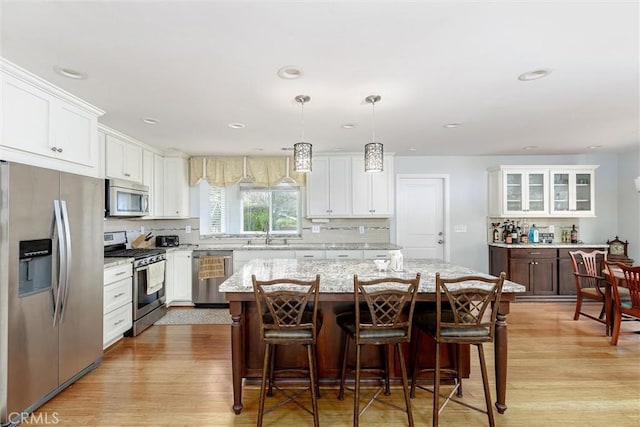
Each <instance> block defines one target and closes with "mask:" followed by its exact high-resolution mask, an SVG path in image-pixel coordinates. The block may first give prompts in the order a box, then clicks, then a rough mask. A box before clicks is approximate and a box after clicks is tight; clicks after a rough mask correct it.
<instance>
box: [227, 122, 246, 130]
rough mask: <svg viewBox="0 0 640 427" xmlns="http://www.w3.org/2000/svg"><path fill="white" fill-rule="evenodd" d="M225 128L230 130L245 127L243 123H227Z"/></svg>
mask: <svg viewBox="0 0 640 427" xmlns="http://www.w3.org/2000/svg"><path fill="white" fill-rule="evenodd" d="M227 126H229V127H230V128H231V129H244V128H245V127H246V126H245V124H244V123H229V124H228V125H227Z"/></svg>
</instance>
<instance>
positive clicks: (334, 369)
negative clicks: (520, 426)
mask: <svg viewBox="0 0 640 427" xmlns="http://www.w3.org/2000/svg"><path fill="white" fill-rule="evenodd" d="M243 304H244V313H245V319H244V324H243V327H244V339H245V341H244V343H243V347H244V348H243V352H242V354H243V357H244V363H243V366H244V372H242V376H243V377H244V378H245V379H247V380H248V381H251V382H256V383H257V382H259V381H260V378H261V376H262V363H263V357H264V345H263V343H262V341H261V339H260V324H259V318H258V311H257V308H256V304H255V302H253V301H244V302H243ZM352 307H353V304H351V303H346V302H341V301H321V302H320V305H319V306H318V310H319V312H318V315H319V316H320V313H321V316H322V328H321V329H320V333H319V334H318V354H317V357H318V377H319V381H320V384H323V385H336V384H338V383H339V382H340V373H341V369H342V357H343V354H344V353H343V351H344V348H343V347H344V333H343V332H342V330H341V329H340V327H339V326H338V324H337V323H336V316H337V315H338V314H340V313H343V312H346V311H349V310H351V309H352ZM417 333H420V332H419V331H418V330H417V329H416V328H414V330H413V334H414V337H415V336H416V335H415V334H417ZM413 342H415V339H414V340H413ZM352 344H353V343H351V344H350V345H349V356H348V359H347V360H348V362H347V363H348V364H352V363H353V362H354V361H355V346H354V345H352ZM442 347H443V349H442V350H441V351H442V353H441V356H442V360H443V362H442V363H443V367H447V366H453V359H452V357H453V355H454V353H453V351H451V350H450V349H449V348H448V347H447V346H442ZM403 353H404V356H405V363H406V366H407V369H410V368H411V367H412V366H413V348H412V347H411V345H410V344H405V345H404V347H403ZM433 353H434V343H433V340H431V339H429V338H428V337H423V339H422V343H421V349H420V351H419V354H420V367H419V369H428V368H433V365H434V362H435V358H434V354H433ZM469 355H470V350H469V346H462V349H461V353H460V358H461V360H462V363H461V369H462V375H463V376H464V377H468V376H469V372H470V356H469ZM397 358H398V354H397V352H395V351H393V347H392V346H390V347H389V360H390V361H389V368H390V370H389V372H390V375H391V377H392V379H393V381H400V379H401V372H400V363H399V360H398V359H397ZM382 360H383V359H382V351H381V347H379V348H374V346H371V347H370V348H365V349H364V350H363V352H362V366H371V367H380V366H382V364H381V363H382ZM275 366H276V368H278V367H286V368H293V369H296V368H301V369H305V368H306V367H307V354H306V350H305V348H304V346H286V347H285V346H279V347H278V348H277V350H276V359H275ZM429 377H431V376H430V374H429V375H427V374H425V375H421V376H420V377H419V378H425V379H426V378H429ZM304 380H305V379H304V378H303V377H301V381H304ZM348 381H350V382H352V381H353V373H351V374H348Z"/></svg>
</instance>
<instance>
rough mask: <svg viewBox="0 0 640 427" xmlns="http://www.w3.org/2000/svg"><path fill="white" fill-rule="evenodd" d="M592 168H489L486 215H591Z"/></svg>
mask: <svg viewBox="0 0 640 427" xmlns="http://www.w3.org/2000/svg"><path fill="white" fill-rule="evenodd" d="M596 167H597V166H573V165H568V166H565V165H558V166H500V167H498V168H493V169H490V170H489V215H490V216H501V217H558V216H568V217H579V216H593V215H594V214H595V200H594V185H593V180H594V170H595V168H596Z"/></svg>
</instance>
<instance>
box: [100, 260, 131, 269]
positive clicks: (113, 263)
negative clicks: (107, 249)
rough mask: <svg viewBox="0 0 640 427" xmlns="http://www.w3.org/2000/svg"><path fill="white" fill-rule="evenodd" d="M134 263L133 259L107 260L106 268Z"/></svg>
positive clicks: (105, 261)
mask: <svg viewBox="0 0 640 427" xmlns="http://www.w3.org/2000/svg"><path fill="white" fill-rule="evenodd" d="M129 262H133V258H105V259H104V268H110V267H117V266H119V265H122V264H127V263H129Z"/></svg>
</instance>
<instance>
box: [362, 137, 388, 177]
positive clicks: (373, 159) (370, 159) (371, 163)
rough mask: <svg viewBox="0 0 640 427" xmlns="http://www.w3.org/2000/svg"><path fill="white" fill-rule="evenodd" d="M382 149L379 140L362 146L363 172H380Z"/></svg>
mask: <svg viewBox="0 0 640 427" xmlns="http://www.w3.org/2000/svg"><path fill="white" fill-rule="evenodd" d="M383 150H384V149H383V147H382V143H380V142H370V143H368V144H366V145H365V146H364V171H365V172H382V164H383V158H384V157H383V156H384V155H383Z"/></svg>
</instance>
